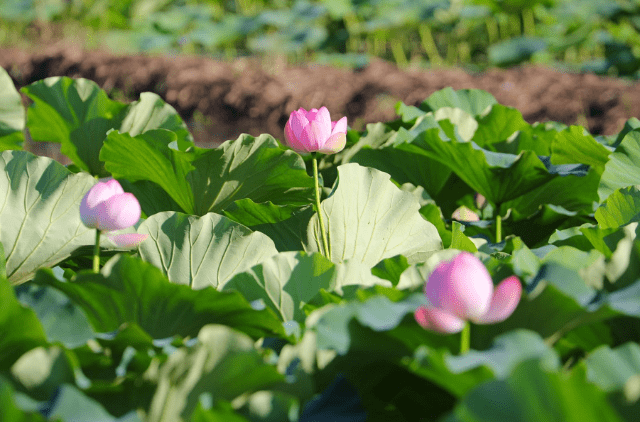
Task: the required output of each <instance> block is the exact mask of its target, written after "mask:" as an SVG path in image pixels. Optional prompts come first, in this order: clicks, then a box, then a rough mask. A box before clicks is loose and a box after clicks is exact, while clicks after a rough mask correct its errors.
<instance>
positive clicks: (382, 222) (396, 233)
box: [306, 163, 442, 267]
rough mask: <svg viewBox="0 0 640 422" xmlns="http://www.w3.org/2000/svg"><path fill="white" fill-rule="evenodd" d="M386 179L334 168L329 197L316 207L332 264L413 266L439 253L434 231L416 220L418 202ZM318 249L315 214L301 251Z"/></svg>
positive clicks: (368, 170)
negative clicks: (390, 261) (400, 260)
mask: <svg viewBox="0 0 640 422" xmlns="http://www.w3.org/2000/svg"><path fill="white" fill-rule="evenodd" d="M389 179H390V177H389V175H388V174H387V173H383V172H381V171H379V170H375V169H372V168H368V167H362V166H360V165H358V164H355V163H351V164H346V165H342V166H340V167H338V179H337V180H336V185H335V186H334V189H333V192H332V194H331V196H330V197H329V198H327V199H326V200H324V201H323V202H322V205H321V208H322V212H323V213H324V219H325V226H326V227H325V229H326V231H327V233H328V238H329V248H330V249H331V258H332V260H333V262H343V261H345V260H347V259H350V260H356V261H359V262H362V263H364V264H366V265H369V266H370V267H373V266H374V265H375V264H377V263H378V262H379V261H381V260H383V259H385V258H390V257H392V256H396V255H404V256H406V257H407V259H408V261H409V263H414V262H419V261H423V260H425V259H426V258H427V257H428V256H429V255H431V254H432V253H433V252H435V251H437V250H440V249H442V241H441V239H440V236H439V235H438V231H437V229H436V228H435V226H434V225H433V224H431V223H429V222H428V221H426V220H424V219H423V218H422V216H421V215H420V213H419V209H420V204H419V203H418V201H417V199H416V198H415V197H414V196H413V195H412V194H411V193H409V192H404V191H402V190H400V189H399V188H398V187H397V186H396V185H394V184H393V183H392V182H391V181H390V180H389ZM319 244H321V241H320V224H319V222H318V217H317V214H316V215H314V216H313V217H312V218H311V221H310V222H309V228H308V230H307V245H306V247H307V249H308V250H309V251H312V252H317V251H319V246H318V245H319Z"/></svg>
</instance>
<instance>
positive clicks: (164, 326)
mask: <svg viewBox="0 0 640 422" xmlns="http://www.w3.org/2000/svg"><path fill="white" fill-rule="evenodd" d="M22 93H23V94H25V95H26V96H27V97H29V99H30V101H31V104H30V106H29V107H28V109H27V110H26V112H25V109H24V108H23V106H22V104H21V100H20V95H19V93H18V92H17V91H16V89H15V87H14V86H13V84H12V82H11V80H10V78H9V76H8V75H7V73H6V72H4V71H3V70H2V69H0V104H2V107H1V108H0V151H1V152H0V169H1V171H0V420H3V421H5V420H6V421H76V422H78V421H96V420H100V421H129V422H133V421H142V420H144V421H154V422H155V421H167V422H169V421H171V422H174V421H181V420H182V421H239V422H240V421H300V422H309V421H316V422H317V421H327V422H328V421H336V420H349V421H365V420H367V421H388V420H398V421H415V420H427V421H461V422H475V421H487V422H496V421H505V422H506V421H509V422H513V421H531V422H534V421H535V422H538V421H552V420H562V421H569V422H573V421H575V422H602V421H629V422H631V421H635V420H637V415H638V414H639V412H640V394H639V393H638V392H639V391H640V389H639V383H640V345H639V344H638V339H640V266H639V263H640V238H639V237H638V231H639V229H638V222H639V221H640V121H638V120H636V119H631V120H629V121H628V122H627V124H626V126H625V128H624V129H623V130H622V131H621V132H620V133H619V134H618V135H616V136H608V137H601V136H597V137H594V136H592V135H591V134H589V133H588V132H587V131H586V130H585V129H584V128H582V127H579V126H571V127H565V126H563V125H561V124H558V123H554V122H546V123H536V124H529V123H527V122H525V121H524V120H523V118H522V116H521V114H520V112H519V111H518V110H516V109H513V108H509V107H505V106H503V105H500V104H498V103H497V102H496V100H495V99H494V98H493V97H492V96H491V95H490V94H488V93H486V92H484V91H478V90H463V91H454V90H452V89H444V90H441V91H438V92H436V93H434V94H433V95H431V96H430V97H429V98H427V99H426V100H425V101H424V102H423V103H422V104H420V105H419V106H418V107H414V106H408V105H405V104H402V103H398V105H397V113H398V115H399V118H398V119H397V120H396V121H393V122H388V123H376V124H371V125H368V126H367V128H366V130H365V131H364V132H357V131H352V130H350V131H348V134H347V137H348V140H347V147H346V148H345V149H344V150H343V151H342V152H340V153H338V154H335V155H330V156H325V157H324V159H323V161H321V162H320V165H319V168H320V173H321V177H322V181H323V185H324V188H323V200H322V202H321V205H320V209H319V210H315V209H314V208H313V207H312V206H310V205H309V204H310V203H311V201H312V199H313V189H314V187H313V186H314V182H313V178H312V177H311V176H309V174H308V171H309V170H308V166H307V165H306V164H308V163H306V162H305V159H306V160H308V159H309V158H308V157H305V158H303V157H302V156H300V155H298V154H297V153H295V152H293V151H291V150H288V149H285V148H284V147H282V146H281V145H280V144H279V143H278V141H277V140H276V139H274V138H273V137H272V136H270V135H261V136H259V137H252V136H249V135H241V136H240V137H239V138H238V139H235V140H230V141H227V142H225V143H224V144H223V145H221V146H220V147H218V148H215V149H206V148H199V147H197V146H195V145H194V143H193V140H192V138H191V135H190V134H189V132H188V130H187V128H186V125H185V124H184V122H183V121H182V119H181V118H180V116H179V115H178V114H177V113H176V112H175V110H174V109H173V108H172V107H170V106H169V105H168V104H166V103H165V102H164V101H162V99H160V98H159V97H158V96H157V95H155V94H152V93H145V94H142V95H141V97H140V99H139V101H137V102H134V103H131V104H124V103H120V102H117V101H113V100H111V99H109V98H108V96H107V95H106V94H105V92H104V91H102V90H101V89H100V88H99V87H98V86H97V85H96V84H95V83H93V82H91V81H89V80H84V79H78V80H73V79H69V78H61V77H54V78H47V79H44V80H41V81H38V82H35V83H33V84H31V85H29V86H27V87H25V88H23V89H22ZM25 133H28V134H29V136H30V137H31V138H32V139H33V140H35V141H54V142H59V143H60V144H61V148H62V152H63V153H64V154H65V155H66V156H67V157H69V158H70V159H71V160H72V161H73V164H71V165H69V166H67V167H65V166H63V165H61V164H59V163H58V162H56V161H54V160H51V159H49V158H46V157H38V156H35V155H33V154H31V153H29V152H26V151H22V150H21V149H22V145H23V142H24V139H25ZM98 177H114V178H116V179H118V181H119V182H120V183H121V184H122V186H123V187H124V189H125V190H127V191H129V192H132V193H134V194H135V195H136V197H137V198H138V200H139V201H140V204H141V207H142V211H143V218H142V219H141V222H140V223H139V224H138V225H137V227H135V228H131V230H135V231H137V232H138V233H143V234H147V235H148V236H149V237H148V238H147V240H145V241H144V242H143V243H142V244H141V245H140V246H138V247H137V248H135V249H134V250H122V249H118V248H117V247H116V246H114V245H110V244H108V243H107V242H105V243H104V244H102V253H101V255H100V256H101V260H102V262H101V267H102V270H101V271H100V272H99V273H94V272H93V271H92V270H91V268H92V256H93V242H94V240H95V237H94V232H93V231H92V230H89V229H88V228H86V227H85V226H84V225H83V224H82V222H81V221H80V215H79V206H80V202H81V200H82V197H83V196H84V194H85V193H86V192H87V191H88V190H89V189H90V188H91V186H93V185H94V184H95V183H96V178H98ZM478 194H481V196H482V198H481V197H480V196H478ZM460 206H466V207H467V208H468V209H470V210H471V211H473V212H475V213H476V215H477V216H478V218H477V219H476V220H477V221H471V222H467V221H457V220H454V219H452V217H451V216H452V214H453V213H454V211H455V210H456V209H458V208H459V207H460ZM318 212H322V213H323V214H324V216H325V222H326V226H325V227H326V234H327V238H328V241H329V246H330V249H331V251H332V255H331V257H332V260H329V259H327V258H326V257H325V256H323V255H322V254H320V253H319V252H318V251H319V250H320V249H319V239H320V236H319V230H320V225H319V224H318V217H317V215H318ZM498 217H499V218H498ZM498 221H500V222H501V225H502V226H501V232H502V233H501V234H498V233H497V232H496V223H497V222H498ZM459 251H468V252H472V253H474V254H475V255H476V256H477V257H479V258H480V259H481V260H482V262H483V263H484V265H485V266H486V267H487V269H488V271H489V273H490V274H491V276H492V278H493V280H494V282H496V281H499V280H502V279H504V278H505V277H508V276H511V275H514V274H515V275H517V276H518V277H519V279H520V280H521V282H522V283H523V287H524V293H523V297H522V299H521V301H520V303H519V305H518V307H517V308H516V310H515V312H514V313H513V314H512V315H511V316H510V317H509V318H508V319H507V320H505V321H504V322H501V323H498V324H494V325H478V326H475V325H474V326H473V329H472V330H471V350H470V351H469V352H468V353H466V354H464V355H459V354H458V347H459V344H460V342H459V336H458V335H449V336H445V335H439V334H436V333H433V332H429V331H426V330H424V329H422V328H421V327H420V326H419V325H418V324H417V322H416V321H415V319H414V316H413V312H414V311H415V309H417V308H418V307H419V306H421V305H427V302H426V298H425V296H424V294H423V292H422V290H423V287H424V283H425V280H426V279H427V277H428V275H429V274H430V273H431V272H432V271H433V269H434V268H435V267H436V266H437V264H438V263H439V262H441V261H443V260H449V259H451V258H452V257H453V256H455V254H457V253H459Z"/></svg>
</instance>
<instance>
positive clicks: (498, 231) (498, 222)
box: [496, 206, 502, 243]
mask: <svg viewBox="0 0 640 422" xmlns="http://www.w3.org/2000/svg"><path fill="white" fill-rule="evenodd" d="M497 208H498V214H497V215H496V243H500V242H502V216H501V215H500V207H499V206H497Z"/></svg>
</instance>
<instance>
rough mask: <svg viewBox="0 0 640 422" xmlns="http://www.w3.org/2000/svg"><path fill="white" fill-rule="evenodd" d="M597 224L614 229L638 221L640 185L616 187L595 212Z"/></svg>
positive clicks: (639, 214)
mask: <svg viewBox="0 0 640 422" xmlns="http://www.w3.org/2000/svg"><path fill="white" fill-rule="evenodd" d="M595 218H596V220H597V221H598V226H600V228H602V229H616V228H618V227H621V226H625V225H627V224H629V223H634V222H636V221H640V185H637V186H628V187H626V188H621V189H617V190H616V191H614V192H613V193H612V194H611V195H609V196H608V197H607V199H605V201H604V203H603V204H602V205H601V206H600V208H598V209H597V210H596V212H595Z"/></svg>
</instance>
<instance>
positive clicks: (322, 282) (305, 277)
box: [224, 252, 336, 323]
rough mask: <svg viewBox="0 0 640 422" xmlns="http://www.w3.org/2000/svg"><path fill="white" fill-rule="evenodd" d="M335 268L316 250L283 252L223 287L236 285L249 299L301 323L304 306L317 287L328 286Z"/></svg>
mask: <svg viewBox="0 0 640 422" xmlns="http://www.w3.org/2000/svg"><path fill="white" fill-rule="evenodd" d="M335 272H336V271H335V266H334V264H332V263H331V261H329V260H328V259H326V258H325V257H324V256H322V255H321V254H319V253H314V254H310V255H307V254H305V253H304V252H283V253H279V254H278V255H275V256H273V257H271V258H269V259H267V260H265V261H263V262H261V263H260V264H258V265H256V266H254V267H253V268H251V269H250V270H248V271H245V272H243V273H240V274H237V275H235V276H234V277H233V278H232V279H231V280H229V282H228V283H227V284H225V286H224V290H229V289H235V290H237V291H239V292H240V293H242V295H243V296H244V297H245V298H246V299H247V300H248V301H250V302H251V301H254V300H258V299H262V300H263V301H264V303H265V305H266V306H267V307H269V308H271V309H273V310H274V311H275V312H277V313H278V314H279V315H280V318H281V319H282V320H283V321H290V320H295V321H297V322H299V323H303V322H304V320H305V318H306V315H305V313H304V311H303V309H302V308H303V306H304V305H305V304H306V303H308V302H309V301H310V300H311V299H312V298H313V297H314V296H316V295H317V294H318V292H319V291H320V289H324V290H330V288H331V284H332V283H331V282H332V280H333V278H334V276H335Z"/></svg>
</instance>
